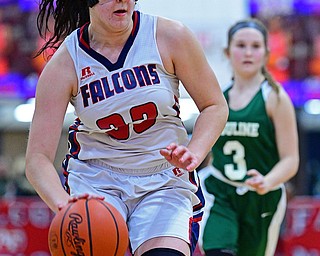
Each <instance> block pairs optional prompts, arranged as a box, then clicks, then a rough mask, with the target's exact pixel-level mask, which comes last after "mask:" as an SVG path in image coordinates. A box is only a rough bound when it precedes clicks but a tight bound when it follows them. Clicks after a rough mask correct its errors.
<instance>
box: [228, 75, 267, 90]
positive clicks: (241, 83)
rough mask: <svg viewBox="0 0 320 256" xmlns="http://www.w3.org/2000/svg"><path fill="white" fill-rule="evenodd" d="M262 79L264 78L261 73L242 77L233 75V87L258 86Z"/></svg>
mask: <svg viewBox="0 0 320 256" xmlns="http://www.w3.org/2000/svg"><path fill="white" fill-rule="evenodd" d="M264 80H265V77H264V75H262V74H257V75H256V76H254V77H243V76H239V75H235V76H234V85H233V87H235V88H238V89H239V90H243V89H252V88H255V87H260V85H261V83H262V82H263V81H264Z"/></svg>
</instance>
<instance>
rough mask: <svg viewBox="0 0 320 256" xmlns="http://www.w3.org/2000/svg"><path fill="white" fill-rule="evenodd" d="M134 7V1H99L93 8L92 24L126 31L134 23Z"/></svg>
mask: <svg viewBox="0 0 320 256" xmlns="http://www.w3.org/2000/svg"><path fill="white" fill-rule="evenodd" d="M134 6H135V1H134V0H99V3H98V4H96V5H95V6H94V7H93V8H92V11H91V22H92V23H97V22H98V23H100V24H101V25H102V26H103V27H104V28H107V29H111V30H116V31H118V30H123V29H126V28H128V26H129V25H130V24H131V22H132V13H133V11H134Z"/></svg>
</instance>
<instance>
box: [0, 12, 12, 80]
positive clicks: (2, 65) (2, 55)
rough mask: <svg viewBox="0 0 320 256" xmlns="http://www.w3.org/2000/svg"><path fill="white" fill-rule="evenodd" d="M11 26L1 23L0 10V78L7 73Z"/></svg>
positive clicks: (0, 13) (0, 15) (0, 14)
mask: <svg viewBox="0 0 320 256" xmlns="http://www.w3.org/2000/svg"><path fill="white" fill-rule="evenodd" d="M11 37H12V36H11V26H10V25H9V24H7V23H5V22H4V21H3V10H1V9H0V76H2V75H6V74H7V73H8V72H9V55H8V53H9V50H8V49H9V47H10V41H11Z"/></svg>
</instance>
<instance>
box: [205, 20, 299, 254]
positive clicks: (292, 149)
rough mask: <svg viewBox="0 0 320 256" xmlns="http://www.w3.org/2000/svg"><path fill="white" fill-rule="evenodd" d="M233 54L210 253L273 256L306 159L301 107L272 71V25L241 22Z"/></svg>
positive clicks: (231, 44)
mask: <svg viewBox="0 0 320 256" xmlns="http://www.w3.org/2000/svg"><path fill="white" fill-rule="evenodd" d="M225 53H226V56H227V57H228V59H229V61H230V63H231V66H232V68H233V73H234V75H233V79H232V81H231V83H230V86H228V87H227V88H226V89H225V91H224V95H225V97H226V99H227V102H228V105H229V118H228V121H227V124H226V127H225V129H224V131H223V132H222V134H221V136H220V138H219V139H218V141H217V142H216V144H215V145H214V146H213V148H212V153H213V168H211V169H209V172H207V173H206V174H207V175H206V177H204V181H203V182H204V184H205V187H204V189H205V190H206V192H207V193H209V194H211V195H213V196H214V201H213V206H212V207H211V209H210V214H209V216H208V217H205V216H204V219H207V221H206V223H205V228H204V231H203V249H204V251H205V254H206V255H207V256H233V255H238V256H273V255H274V252H275V249H276V245H277V241H278V235H279V231H280V227H281V223H282V221H283V218H284V214H285V210H286V191H285V188H284V185H283V183H284V182H286V181H288V180H290V179H291V178H292V177H293V176H294V175H295V174H296V172H297V170H298V164H299V149H298V132H297V124H296V118H295V112H294V107H293V104H292V102H291V100H290V98H289V96H288V95H287V93H286V92H285V91H284V89H283V88H282V87H281V86H280V84H279V83H278V82H276V81H275V80H274V79H273V77H272V76H271V75H270V74H269V73H268V72H267V70H266V67H265V65H266V63H267V59H268V53H269V52H268V31H267V29H266V27H265V26H264V25H263V24H262V23H261V22H260V21H259V20H256V19H248V20H241V21H239V22H237V23H236V24H234V25H233V26H232V27H231V28H230V29H229V31H228V45H227V48H226V49H225ZM201 172H202V171H200V173H201ZM210 200H211V201H210ZM206 201H207V204H209V205H210V203H211V202H212V199H208V198H207V200H206ZM205 213H206V211H205Z"/></svg>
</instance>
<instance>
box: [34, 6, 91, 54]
mask: <svg viewBox="0 0 320 256" xmlns="http://www.w3.org/2000/svg"><path fill="white" fill-rule="evenodd" d="M51 18H53V19H54V27H53V31H50V25H49V20H50V19H51ZM89 21H90V17H89V7H88V4H87V1H86V0H56V1H55V0H42V1H41V3H40V5H39V14H38V16H37V28H38V31H39V34H40V36H41V37H42V38H44V39H45V40H46V42H45V44H44V45H43V46H42V48H41V49H40V50H39V51H38V53H37V54H36V56H38V55H40V54H41V53H43V52H44V51H45V50H46V49H48V48H53V49H57V48H58V47H59V46H60V44H61V43H62V41H63V40H64V39H65V38H66V36H67V35H68V34H70V33H71V32H72V31H73V30H75V29H76V28H79V27H81V26H82V25H84V24H85V23H87V22H89ZM48 32H50V33H48ZM51 32H52V33H51ZM48 34H50V37H49V38H47V36H48Z"/></svg>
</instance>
